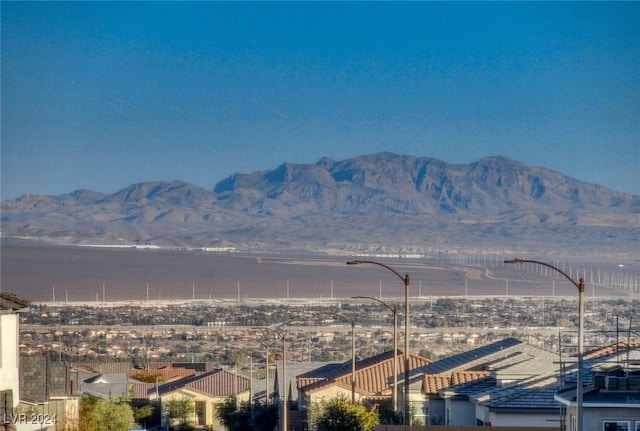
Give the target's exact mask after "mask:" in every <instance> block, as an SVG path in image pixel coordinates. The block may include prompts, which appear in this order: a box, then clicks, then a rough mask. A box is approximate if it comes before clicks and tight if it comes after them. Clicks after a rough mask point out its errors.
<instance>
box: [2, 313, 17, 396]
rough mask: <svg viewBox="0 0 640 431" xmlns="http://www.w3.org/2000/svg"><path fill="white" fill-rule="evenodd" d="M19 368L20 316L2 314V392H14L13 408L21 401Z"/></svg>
mask: <svg viewBox="0 0 640 431" xmlns="http://www.w3.org/2000/svg"><path fill="white" fill-rule="evenodd" d="M18 366H19V358H18V314H17V313H7V314H0V391H6V390H11V391H12V393H13V397H12V399H13V406H11V407H12V408H16V407H17V406H18V401H19V400H20V391H19V388H20V378H19V370H18Z"/></svg>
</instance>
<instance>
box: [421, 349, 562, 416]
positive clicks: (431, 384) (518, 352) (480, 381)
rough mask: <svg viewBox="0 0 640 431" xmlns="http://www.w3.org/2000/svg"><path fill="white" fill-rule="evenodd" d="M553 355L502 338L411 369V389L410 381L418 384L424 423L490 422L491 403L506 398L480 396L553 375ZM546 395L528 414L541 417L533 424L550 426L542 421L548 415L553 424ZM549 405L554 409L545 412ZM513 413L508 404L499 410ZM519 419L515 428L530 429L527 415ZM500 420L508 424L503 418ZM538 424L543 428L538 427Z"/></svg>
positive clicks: (553, 412)
mask: <svg viewBox="0 0 640 431" xmlns="http://www.w3.org/2000/svg"><path fill="white" fill-rule="evenodd" d="M557 357H558V356H557V354H555V353H554V352H550V351H547V350H544V349H541V348H538V347H535V346H531V345H528V344H525V343H522V342H521V341H519V340H517V339H515V338H506V339H504V340H500V341H497V342H495V343H492V344H489V345H486V346H482V347H479V348H477V349H473V350H470V351H468V352H464V353H461V354H458V355H455V356H452V357H450V358H445V359H442V360H439V361H436V362H433V363H431V364H429V365H426V366H425V367H423V368H421V369H419V370H415V371H413V374H414V376H412V386H413V385H414V383H413V379H415V380H418V381H419V382H421V387H422V392H423V397H424V398H423V401H422V402H423V405H424V409H423V410H424V415H425V421H424V423H427V424H428V425H458V426H475V425H478V424H479V425H488V424H492V423H493V422H495V421H496V417H495V414H496V412H497V410H496V409H498V408H499V407H498V405H497V404H496V403H495V402H496V401H497V400H498V398H500V397H501V396H504V395H506V394H501V395H498V392H496V393H495V394H494V395H492V396H488V397H484V398H482V397H480V395H481V394H486V393H489V392H490V391H496V390H498V389H502V388H509V387H513V386H515V385H518V384H519V383H522V382H524V381H526V380H527V379H535V378H537V377H539V376H540V375H545V374H548V373H551V374H552V375H554V376H555V375H556V374H557V370H558V368H559V366H558V364H557ZM420 373H422V374H420ZM556 380H557V379H556V378H555V377H554V379H553V382H547V383H549V384H554V383H557V382H556ZM558 387H559V386H558ZM556 389H557V387H556ZM512 392H513V391H512ZM548 396H549V397H550V398H549V399H547V400H546V401H545V402H544V403H543V405H540V406H537V405H536V406H534V407H535V409H534V410H530V411H529V412H528V414H529V415H531V414H533V413H534V412H536V414H542V415H543V418H542V419H541V420H540V421H536V423H535V424H534V425H533V426H551V425H550V423H549V422H546V420H547V419H548V418H549V417H550V416H548V415H551V416H553V415H555V416H554V419H556V420H557V417H558V415H559V407H558V405H557V403H555V402H554V400H553V392H550V393H549V394H548ZM490 401H491V402H493V403H491V402H490ZM550 403H551V404H553V405H555V408H551V409H550V410H549V408H548V407H549V404H550ZM503 407H505V406H503ZM543 407H544V408H543ZM505 408H506V407H505ZM515 409H516V406H513V408H512V410H508V409H507V410H505V411H504V412H505V414H506V412H507V411H510V412H511V413H514V414H517V413H516V411H515ZM492 414H493V416H492ZM519 418H520V419H521V421H522V422H521V423H519V424H517V425H522V426H531V425H532V424H531V421H530V416H529V417H524V416H523V415H520V416H519ZM492 421H493V422H492ZM502 421H503V422H509V421H507V420H505V419H503V420H502ZM516 423H517V421H516ZM543 423H544V424H546V425H540V424H543Z"/></svg>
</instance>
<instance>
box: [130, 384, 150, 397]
mask: <svg viewBox="0 0 640 431" xmlns="http://www.w3.org/2000/svg"><path fill="white" fill-rule="evenodd" d="M155 387H156V385H155V383H134V384H133V385H132V394H131V398H133V399H144V400H146V399H148V398H149V393H150V392H154V391H155Z"/></svg>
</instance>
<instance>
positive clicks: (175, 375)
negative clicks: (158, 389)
mask: <svg viewBox="0 0 640 431" xmlns="http://www.w3.org/2000/svg"><path fill="white" fill-rule="evenodd" d="M128 373H129V377H131V378H134V379H135V378H136V376H138V375H148V376H151V375H158V376H162V378H160V379H159V380H160V383H168V382H171V381H173V380H176V379H181V378H183V377H189V376H195V375H196V371H195V370H190V369H187V368H156V369H150V370H129V371H128Z"/></svg>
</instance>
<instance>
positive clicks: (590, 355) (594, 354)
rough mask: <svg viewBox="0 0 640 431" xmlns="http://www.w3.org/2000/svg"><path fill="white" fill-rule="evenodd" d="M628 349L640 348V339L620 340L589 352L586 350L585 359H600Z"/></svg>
mask: <svg viewBox="0 0 640 431" xmlns="http://www.w3.org/2000/svg"><path fill="white" fill-rule="evenodd" d="M627 349H632V350H636V349H640V340H631V341H630V342H627V341H620V342H619V343H614V344H611V345H609V346H604V347H600V348H597V349H593V350H590V351H589V352H585V354H584V356H583V358H584V359H585V360H590V359H600V358H603V357H606V356H612V355H616V354H620V353H624V352H626V351H627Z"/></svg>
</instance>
